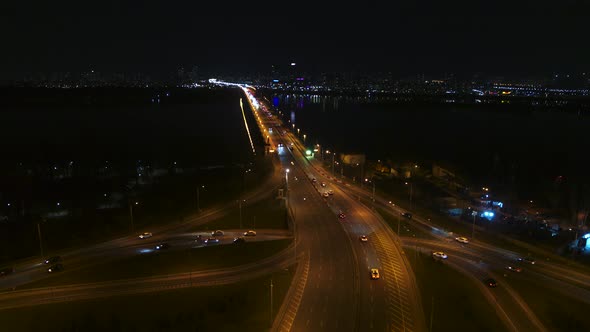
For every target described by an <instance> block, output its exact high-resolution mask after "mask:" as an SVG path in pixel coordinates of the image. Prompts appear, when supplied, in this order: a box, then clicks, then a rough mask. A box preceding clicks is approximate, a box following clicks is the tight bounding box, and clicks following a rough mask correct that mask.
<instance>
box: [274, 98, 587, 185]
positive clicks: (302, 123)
mask: <svg viewBox="0 0 590 332" xmlns="http://www.w3.org/2000/svg"><path fill="white" fill-rule="evenodd" d="M271 101H272V102H273V103H274V104H275V105H276V106H278V108H279V109H280V110H282V111H283V112H284V113H286V117H285V118H286V119H288V120H291V121H294V122H295V124H296V126H297V127H299V128H301V130H302V133H303V132H305V133H306V135H307V140H306V143H307V144H308V145H310V144H315V143H319V144H321V145H323V146H324V147H325V148H328V149H333V150H334V149H335V150H336V151H340V152H345V153H346V152H359V153H366V154H367V157H368V158H370V159H375V160H376V159H388V158H391V159H392V160H397V161H401V160H409V161H417V162H421V161H444V162H446V163H448V164H451V165H453V167H454V168H455V169H457V170H458V171H459V172H460V173H461V174H462V175H465V176H469V177H471V178H473V179H476V180H478V181H489V180H492V179H493V180H494V181H496V182H499V183H502V182H508V181H510V179H511V178H514V179H515V181H516V182H518V183H521V184H523V186H526V185H529V184H531V183H536V182H538V181H551V179H554V178H555V177H557V176H559V175H563V176H568V175H569V176H575V177H578V178H579V177H585V175H584V169H585V168H586V165H587V163H588V161H589V160H590V154H589V153H588V151H589V150H588V149H589V148H590V135H589V134H588V133H589V132H590V131H589V129H590V118H589V117H588V116H584V115H580V114H579V113H577V112H569V111H564V110H563V109H560V108H556V107H554V108H537V107H533V106H530V105H503V104H496V105H484V104H475V105H461V104H445V103H440V104H435V103H399V102H395V101H394V100H393V99H367V98H362V97H358V98H357V97H348V98H347V97H322V96H301V95H299V96H298V95H274V96H273V98H272V99H271Z"/></svg>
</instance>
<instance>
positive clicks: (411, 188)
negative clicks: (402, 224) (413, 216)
mask: <svg viewBox="0 0 590 332" xmlns="http://www.w3.org/2000/svg"><path fill="white" fill-rule="evenodd" d="M408 184H409V185H410V210H412V191H413V189H414V188H413V184H412V182H406V185H408Z"/></svg>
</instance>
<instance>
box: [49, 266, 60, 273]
mask: <svg viewBox="0 0 590 332" xmlns="http://www.w3.org/2000/svg"><path fill="white" fill-rule="evenodd" d="M63 270H64V266H63V265H61V264H55V265H52V266H51V267H50V268H48V269H47V273H53V272H59V271H63Z"/></svg>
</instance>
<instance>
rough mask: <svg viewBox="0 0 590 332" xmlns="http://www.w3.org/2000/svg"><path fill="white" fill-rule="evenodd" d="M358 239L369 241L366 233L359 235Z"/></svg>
mask: <svg viewBox="0 0 590 332" xmlns="http://www.w3.org/2000/svg"><path fill="white" fill-rule="evenodd" d="M359 239H360V240H361V242H367V241H369V239H368V238H367V236H366V235H361V237H360V238H359Z"/></svg>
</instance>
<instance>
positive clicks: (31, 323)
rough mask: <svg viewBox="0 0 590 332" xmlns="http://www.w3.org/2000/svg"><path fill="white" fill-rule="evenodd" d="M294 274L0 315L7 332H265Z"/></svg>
mask: <svg viewBox="0 0 590 332" xmlns="http://www.w3.org/2000/svg"><path fill="white" fill-rule="evenodd" d="M292 276H293V270H285V271H281V272H277V273H273V274H272V275H268V276H265V277H262V278H259V279H255V280H250V281H244V282H240V283H237V284H233V285H225V286H215V287H206V288H189V289H182V290H175V291H167V292H161V293H150V294H142V295H133V296H121V297H114V298H108V299H98V300H91V301H79V302H72V303H58V304H50V305H41V306H35V307H28V308H21V309H13V310H4V311H0V322H2V329H3V330H4V331H11V332H19V331H51V332H53V331H84V332H92V331H114V332H116V331H244V332H247V331H252V332H254V331H266V330H268V329H269V327H270V317H271V316H270V282H271V279H272V284H273V315H274V314H276V313H277V312H278V310H279V308H280V306H281V303H282V300H283V298H284V296H285V294H286V292H287V290H288V288H289V285H290V283H291V279H292Z"/></svg>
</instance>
